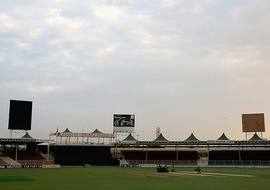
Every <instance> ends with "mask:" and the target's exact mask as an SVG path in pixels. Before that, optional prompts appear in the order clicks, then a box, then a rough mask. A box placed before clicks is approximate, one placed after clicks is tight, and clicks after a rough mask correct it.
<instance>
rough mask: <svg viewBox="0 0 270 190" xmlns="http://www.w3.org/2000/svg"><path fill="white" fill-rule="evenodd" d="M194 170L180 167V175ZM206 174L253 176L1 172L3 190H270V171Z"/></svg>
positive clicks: (113, 170)
mask: <svg viewBox="0 0 270 190" xmlns="http://www.w3.org/2000/svg"><path fill="white" fill-rule="evenodd" d="M188 170H189V171H193V169H192V168H177V169H176V172H177V173H183V171H188ZM205 172H217V173H225V174H239V175H252V177H241V176H219V175H217V176H215V175H213V176H192V175H179V176H176V175H171V174H158V173H156V171H155V168H118V167H88V168H60V169H0V189H1V190H15V189H16V190H19V189H23V190H43V189H48V190H49V189H50V190H73V189H74V190H85V189H93V190H100V189H104V190H105V189H106V190H133V189H134V190H141V189H143V190H148V189H149V190H150V189H151V190H153V189H154V190H163V189H164V190H170V189H177V190H179V189H184V190H189V189H201V190H204V189H206V190H211V189H213V190H216V189H218V190H223V189H226V190H233V189H237V190H241V189H243V190H248V189H269V187H270V169H233V168H208V169H203V173H205Z"/></svg>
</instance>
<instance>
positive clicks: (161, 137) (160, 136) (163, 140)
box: [154, 133, 168, 142]
mask: <svg viewBox="0 0 270 190" xmlns="http://www.w3.org/2000/svg"><path fill="white" fill-rule="evenodd" d="M154 142H168V140H167V139H166V138H165V137H164V136H163V134H162V133H160V134H159V136H158V137H157V138H156V139H155V140H154Z"/></svg>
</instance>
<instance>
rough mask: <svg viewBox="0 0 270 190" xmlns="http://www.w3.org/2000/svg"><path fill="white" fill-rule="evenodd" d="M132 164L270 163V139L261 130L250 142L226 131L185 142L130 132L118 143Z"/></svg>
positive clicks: (204, 164)
mask: <svg viewBox="0 0 270 190" xmlns="http://www.w3.org/2000/svg"><path fill="white" fill-rule="evenodd" d="M114 148H117V151H118V155H120V157H121V159H125V160H126V161H127V162H128V163H130V164H134V165H144V164H172V165H202V166H207V165H267V166H268V165H269V166H270V141H268V140H266V139H262V138H260V137H259V136H258V135H257V133H255V134H254V135H253V137H251V138H250V139H249V140H246V141H234V140H230V139H229V138H228V137H227V136H226V135H225V134H224V133H223V134H222V135H221V136H220V137H219V138H218V139H217V140H208V141H201V140H199V139H198V138H197V137H196V136H195V135H194V134H193V133H192V134H191V135H190V136H189V137H188V138H187V139H186V140H184V141H169V140H168V139H166V138H165V137H164V136H163V134H160V135H159V136H158V137H157V138H156V139H154V140H153V141H138V140H136V139H135V138H134V137H133V136H132V134H129V135H128V137H127V138H126V139H124V140H123V141H122V142H119V143H117V145H115V146H114Z"/></svg>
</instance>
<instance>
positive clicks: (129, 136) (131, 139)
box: [123, 133, 137, 142]
mask: <svg viewBox="0 0 270 190" xmlns="http://www.w3.org/2000/svg"><path fill="white" fill-rule="evenodd" d="M123 141H124V142H127V141H128V142H130V141H137V140H136V139H135V138H134V137H133V136H132V134H131V133H130V134H129V135H128V136H127V137H126V138H125V139H124V140H123Z"/></svg>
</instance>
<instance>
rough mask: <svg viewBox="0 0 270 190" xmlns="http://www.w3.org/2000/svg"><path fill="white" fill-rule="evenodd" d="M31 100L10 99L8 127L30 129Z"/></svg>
mask: <svg viewBox="0 0 270 190" xmlns="http://www.w3.org/2000/svg"><path fill="white" fill-rule="evenodd" d="M31 121H32V102H30V101H21V100H10V106H9V122H8V129H12V130H31Z"/></svg>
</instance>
